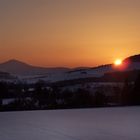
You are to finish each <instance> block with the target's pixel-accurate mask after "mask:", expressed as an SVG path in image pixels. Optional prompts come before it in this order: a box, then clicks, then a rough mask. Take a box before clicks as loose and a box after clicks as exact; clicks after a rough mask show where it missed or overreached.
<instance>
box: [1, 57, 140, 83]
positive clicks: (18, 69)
mask: <svg viewBox="0 0 140 140" xmlns="http://www.w3.org/2000/svg"><path fill="white" fill-rule="evenodd" d="M132 70H140V55H135V56H131V57H128V58H126V59H124V61H123V64H122V65H121V66H114V65H113V64H108V65H102V66H98V67H93V68H86V67H85V68H84V67H83V68H74V69H69V68H43V67H36V66H32V65H29V64H26V63H23V62H21V61H18V60H10V61H7V62H5V63H2V64H0V71H3V72H7V73H10V74H12V75H16V76H17V77H18V79H20V80H25V81H28V82H36V81H38V80H44V81H47V82H56V81H65V80H74V79H81V78H92V77H101V76H103V75H104V74H106V73H111V72H116V71H123V72H124V71H132Z"/></svg>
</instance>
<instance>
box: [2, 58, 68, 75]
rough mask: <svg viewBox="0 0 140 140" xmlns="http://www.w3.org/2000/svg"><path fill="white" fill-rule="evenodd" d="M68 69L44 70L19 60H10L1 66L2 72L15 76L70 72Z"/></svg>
mask: <svg viewBox="0 0 140 140" xmlns="http://www.w3.org/2000/svg"><path fill="white" fill-rule="evenodd" d="M68 70H69V69H68V68H44V67H37V66H32V65H29V64H27V63H24V62H21V61H18V60H14V59H13V60H9V61H7V62H4V63H2V64H0V71H4V72H8V73H11V74H14V75H20V76H23V75H24V76H27V75H39V74H48V73H61V72H66V71H68Z"/></svg>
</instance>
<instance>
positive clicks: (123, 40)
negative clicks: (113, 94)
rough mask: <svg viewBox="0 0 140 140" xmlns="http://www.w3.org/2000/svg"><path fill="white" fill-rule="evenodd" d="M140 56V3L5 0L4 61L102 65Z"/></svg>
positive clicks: (0, 55)
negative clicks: (136, 55)
mask: <svg viewBox="0 0 140 140" xmlns="http://www.w3.org/2000/svg"><path fill="white" fill-rule="evenodd" d="M139 53H140V0H0V62H3V61H6V60H9V59H18V60H21V61H24V62H28V63H30V64H33V65H38V66H45V67H57V66H62V67H79V66H89V67H92V66H97V65H101V64H108V63H112V62H113V61H114V60H115V59H118V58H120V59H124V58H125V57H128V56H131V55H135V54H139Z"/></svg>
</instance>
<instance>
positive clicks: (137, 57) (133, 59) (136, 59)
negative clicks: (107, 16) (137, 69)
mask: <svg viewBox="0 0 140 140" xmlns="http://www.w3.org/2000/svg"><path fill="white" fill-rule="evenodd" d="M124 62H131V63H132V62H136V63H137V62H138V63H140V54H139V55H134V56H130V57H128V58H126V59H125V60H124Z"/></svg>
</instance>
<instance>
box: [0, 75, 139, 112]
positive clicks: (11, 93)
mask: <svg viewBox="0 0 140 140" xmlns="http://www.w3.org/2000/svg"><path fill="white" fill-rule="evenodd" d="M115 91H116V94H114V95H112V96H107V95H106V94H105V93H106V91H102V90H97V91H96V92H95V93H94V94H93V93H91V92H90V90H89V88H85V87H83V88H77V89H76V90H69V89H67V88H62V87H60V86H57V85H47V84H46V83H45V82H43V81H38V82H37V83H36V84H32V85H31V84H26V83H24V84H23V83H18V84H14V83H6V82H0V111H13V110H44V109H45V110H46V109H69V108H90V107H106V106H129V105H140V75H139V76H138V77H137V79H136V81H135V82H134V83H133V84H132V82H130V81H129V80H127V79H126V80H125V82H124V86H123V88H122V89H121V90H118V89H117V88H116V89H115ZM11 98H14V101H12V102H10V103H9V104H6V105H3V100H4V99H11Z"/></svg>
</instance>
